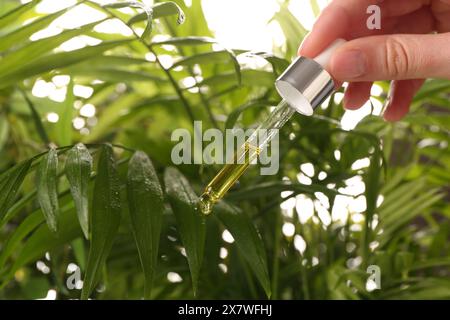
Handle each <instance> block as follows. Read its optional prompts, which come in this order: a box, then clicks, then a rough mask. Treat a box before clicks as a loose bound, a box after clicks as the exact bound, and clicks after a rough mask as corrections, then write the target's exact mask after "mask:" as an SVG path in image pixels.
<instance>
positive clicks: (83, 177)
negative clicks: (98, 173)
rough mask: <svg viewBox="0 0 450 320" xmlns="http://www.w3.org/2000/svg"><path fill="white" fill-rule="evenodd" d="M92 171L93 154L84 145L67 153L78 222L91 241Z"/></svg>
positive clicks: (66, 168) (69, 176)
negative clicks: (90, 195) (90, 203)
mask: <svg viewBox="0 0 450 320" xmlns="http://www.w3.org/2000/svg"><path fill="white" fill-rule="evenodd" d="M91 170H92V157H91V154H90V153H89V150H88V149H87V148H86V147H85V146H84V145H83V144H82V143H78V144H77V145H75V146H74V147H73V148H72V149H70V151H69V152H68V153H67V160H66V167H65V173H66V176H67V179H68V180H69V184H70V191H71V193H72V197H73V201H74V203H75V208H76V209H77V215H78V221H79V222H80V226H81V229H82V230H83V233H84V236H85V238H86V239H89V214H88V212H89V199H88V187H89V178H90V176H91Z"/></svg>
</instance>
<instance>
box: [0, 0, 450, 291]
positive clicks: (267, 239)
mask: <svg viewBox="0 0 450 320" xmlns="http://www.w3.org/2000/svg"><path fill="white" fill-rule="evenodd" d="M39 2H40V1H39V0H34V1H31V2H29V3H27V4H23V5H19V4H18V2H17V1H13V0H9V1H2V4H1V5H0V17H1V18H0V152H1V157H0V168H2V169H1V172H2V173H1V175H0V250H1V251H0V297H1V298H12V299H14V298H24V297H25V298H38V297H44V296H45V294H46V293H47V291H48V290H49V289H55V290H56V291H57V293H58V298H61V299H66V298H78V297H80V296H81V297H83V298H87V297H93V298H98V299H108V298H127V299H139V298H141V297H145V298H154V299H170V298H172V299H176V298H192V297H194V294H195V297H196V298H200V299H202V298H210V299H216V298H234V299H239V298H266V297H271V298H283V299H373V298H386V299H388V298H401V299H414V298H450V290H449V288H450V284H449V281H448V280H447V277H448V272H449V264H450V246H449V244H448V237H449V232H450V227H449V222H448V218H449V217H450V209H449V208H450V207H449V206H448V191H449V190H448V181H449V180H450V175H449V172H450V168H449V166H450V153H449V151H448V143H449V131H448V124H449V113H448V112H449V107H450V102H449V94H450V83H449V82H448V81H443V80H430V81H428V82H427V83H426V85H425V86H424V87H423V89H422V90H421V92H420V93H419V94H418V95H417V96H416V99H415V101H414V105H413V106H412V112H411V114H410V115H409V116H408V117H407V118H406V119H405V120H404V121H402V122H400V123H396V124H389V123H385V122H384V121H383V120H381V119H380V118H378V117H376V116H368V117H366V118H365V119H364V120H363V121H361V122H360V123H359V124H358V126H357V127H356V128H355V129H354V130H353V131H346V130H343V129H342V128H341V127H340V123H339V121H337V120H338V119H340V118H341V117H342V115H343V112H344V111H343V110H342V107H341V106H340V104H339V103H337V102H338V97H339V94H337V95H336V96H335V97H332V98H331V99H330V101H329V104H328V106H327V107H326V108H324V109H323V110H320V112H319V113H318V114H317V115H315V116H313V117H303V116H300V115H295V116H294V117H293V119H292V120H291V121H290V122H289V123H288V124H287V125H286V126H285V128H284V129H283V130H282V131H281V133H280V135H281V138H280V141H281V143H280V149H281V155H282V157H281V160H280V171H279V174H278V175H277V176H259V174H258V171H257V170H256V169H250V170H249V172H248V173H247V174H246V175H245V177H243V179H242V180H241V181H240V185H239V186H238V187H236V188H234V190H233V191H232V192H230V194H229V195H228V196H227V197H226V198H225V202H224V203H221V204H220V206H218V207H217V209H216V211H215V212H214V214H213V216H212V217H209V218H203V217H200V216H199V215H198V212H197V211H196V210H195V206H196V199H197V196H198V195H199V194H200V192H201V191H202V188H203V187H204V185H205V184H206V183H207V182H208V181H209V179H210V178H211V177H212V176H213V174H215V173H216V171H217V169H218V168H217V167H214V168H212V167H211V166H201V165H191V166H180V167H178V168H173V165H172V163H171V161H170V150H171V148H172V146H173V144H174V143H173V142H172V141H171V139H170V135H171V132H172V130H173V129H176V128H180V127H183V128H189V130H192V122H193V121H194V120H197V119H199V120H203V123H204V125H205V126H206V125H207V126H209V127H217V128H220V129H224V128H232V127H234V126H243V127H247V126H250V125H252V124H253V123H255V122H257V121H258V120H260V119H261V118H263V117H264V116H265V115H267V112H268V107H269V106H272V105H274V104H276V103H277V102H278V100H279V97H278V96H277V94H276V92H275V90H274V88H273V82H274V79H275V78H276V76H277V74H279V73H280V72H281V71H282V70H283V69H284V68H285V67H286V65H287V64H288V61H289V59H290V58H291V57H292V56H294V55H295V50H296V45H297V43H298V42H299V41H300V39H301V37H303V36H304V35H305V33H306V31H305V29H304V28H303V27H302V26H301V24H300V23H299V22H298V21H297V20H296V19H295V18H294V16H293V15H292V14H291V13H290V12H289V10H288V9H287V5H285V4H283V5H281V7H280V11H279V12H277V13H275V15H274V18H273V19H274V21H278V22H279V23H280V26H281V28H282V30H283V32H284V33H285V34H286V37H287V39H289V42H288V45H287V46H286V48H275V49H276V50H275V55H274V54H269V53H257V54H253V56H257V57H258V58H259V59H265V60H266V61H267V66H266V67H265V68H261V69H248V68H243V67H242V66H241V64H240V63H239V59H238V55H239V54H246V52H245V51H243V50H239V49H234V48H233V49H232V50H231V49H228V48H219V47H218V44H217V42H216V41H215V40H214V38H213V34H212V33H211V31H210V30H209V29H208V25H207V23H206V20H205V18H204V16H203V12H202V8H201V2H200V0H193V1H192V5H191V6H190V7H186V6H185V5H184V2H183V1H178V0H177V1H174V2H162V3H157V4H155V6H154V7H153V8H146V7H142V5H141V4H140V3H139V2H123V3H120V2H114V3H113V4H112V5H106V6H103V7H102V6H100V5H98V4H96V3H95V2H91V1H78V3H77V5H76V6H79V5H81V4H82V5H85V6H90V7H91V8H92V9H93V10H97V11H98V12H102V13H104V15H105V18H104V19H100V20H99V21H97V22H93V23H91V24H88V25H85V26H81V27H80V28H77V29H71V30H64V31H62V32H61V33H59V34H57V35H54V36H48V37H46V38H43V39H40V40H36V41H30V40H29V37H30V36H31V35H33V34H35V33H36V32H37V31H40V30H43V29H45V28H46V27H48V26H49V25H50V24H51V23H52V21H54V20H55V19H57V18H58V17H60V16H62V15H63V14H64V13H66V12H67V11H69V10H72V9H73V8H67V9H64V10H62V11H60V12H57V13H54V14H50V15H44V16H41V15H39V14H38V13H36V11H35V9H34V8H35V6H36V5H37V4H38V3H39ZM313 2H314V1H313ZM76 6H75V7H76ZM136 6H137V7H138V9H136V10H134V11H133V12H134V13H133V14H129V13H124V12H123V11H121V10H120V9H121V8H122V7H136ZM142 8H143V9H144V10H142ZM237 10H238V8H237ZM185 15H186V17H187V19H186V21H185V22H184V16H185ZM30 18H35V19H34V20H32V22H29V23H27V24H24V22H25V21H27V20H28V19H30ZM110 19H120V20H121V21H123V22H124V23H126V24H127V25H128V26H129V27H130V28H132V30H133V33H132V35H131V36H124V35H122V34H119V33H117V34H107V33H101V32H98V31H96V30H95V26H96V25H98V24H100V23H101V22H103V21H105V20H110ZM183 22H184V24H183V25H182V26H179V27H178V26H177V24H180V23H183ZM155 34H158V37H155ZM80 35H83V36H89V37H91V38H94V39H96V40H97V41H96V42H97V44H95V45H92V46H86V47H83V48H80V49H76V50H73V51H70V52H64V51H60V50H58V48H59V47H60V46H61V44H63V43H65V42H66V41H68V40H70V39H74V38H76V37H78V36H80ZM164 59H166V60H172V62H173V63H172V65H171V66H167V65H166V64H165V62H164ZM62 75H64V76H66V75H67V76H69V77H70V80H69V81H68V83H66V84H64V85H63V87H64V88H66V90H67V94H66V96H65V99H64V101H63V102H60V103H57V102H55V101H53V100H51V99H49V98H38V97H36V96H34V95H33V94H32V88H33V86H34V85H35V84H36V83H37V82H38V81H46V82H48V83H50V82H52V81H54V80H55V76H62ZM99 80H100V81H99ZM79 85H84V86H87V87H89V88H91V89H92V91H93V92H92V95H90V96H88V97H84V98H83V97H80V96H76V95H75V94H74V90H73V88H74V87H75V86H79ZM379 86H381V88H383V90H384V92H383V94H381V95H380V96H374V97H372V99H379V100H381V101H383V100H384V99H385V97H386V92H387V84H385V83H379ZM85 105H93V106H95V108H96V112H97V114H96V117H95V118H94V117H84V118H83V117H81V116H80V115H79V110H78V109H77V108H74V106H75V107H80V106H85ZM49 113H56V114H57V115H58V116H59V121H57V122H56V123H52V122H49V121H46V120H45V118H46V116H47V115H48V114H49ZM74 117H78V119H82V120H80V121H87V120H88V119H87V118H89V119H90V120H91V123H90V124H88V125H87V126H84V127H83V128H82V129H75V128H74V127H73V126H72V120H73V118H74ZM95 122H96V123H95ZM137 150H141V151H137ZM336 151H339V153H338V154H337V153H336ZM336 155H339V156H336ZM150 159H151V160H150ZM360 159H366V160H365V162H366V164H367V163H369V165H368V166H365V167H364V166H363V167H362V168H356V169H355V166H354V164H355V162H356V161H357V160H360ZM305 163H308V164H311V165H312V167H313V168H314V174H313V175H312V176H311V177H310V178H309V179H310V180H311V183H308V184H305V183H300V182H298V175H299V174H302V172H300V170H299V165H300V164H305ZM319 173H321V174H319ZM305 175H306V174H305V173H303V177H304V176H305ZM306 176H307V175H306ZM352 181H353V182H356V183H357V184H359V186H361V185H364V189H362V190H357V191H356V192H354V190H353V193H352V192H351V190H350V188H349V187H348V184H350V183H351V182H352ZM361 181H362V182H361ZM281 193H283V196H284V197H281ZM349 193H350V194H349ZM343 197H344V198H343ZM295 198H297V200H298V206H299V212H300V213H301V212H302V211H303V210H306V207H307V206H310V205H311V204H312V203H313V202H312V201H314V205H315V207H314V209H313V217H311V218H309V219H306V218H305V220H303V219H304V216H303V215H302V214H298V215H297V214H294V212H293V209H292V206H291V207H288V206H287V203H288V202H289V201H291V202H292V201H293V199H295ZM289 199H291V200H289ZM305 199H306V200H305ZM342 199H359V200H360V203H361V202H362V203H363V204H364V207H365V208H363V209H360V208H359V209H354V208H349V210H347V209H346V208H340V209H339V208H337V207H336V206H335V205H336V203H337V202H339V201H341V202H342ZM288 200H289V201H288ZM381 200H383V201H382V202H381ZM286 201H287V202H286ZM380 202H381V203H380ZM281 203H284V205H283V206H282V208H280V204H281ZM333 207H335V208H337V209H336V210H337V211H339V212H338V213H341V214H340V217H338V218H340V219H338V218H336V217H332V215H333ZM360 212H362V213H364V215H363V216H361V214H360ZM342 213H344V217H342ZM345 215H348V219H345ZM285 224H289V226H292V225H293V226H294V228H295V236H293V235H289V234H288V235H287V236H286V235H285V234H283V232H282V227H283V225H285ZM225 230H228V232H229V233H231V235H232V236H233V238H234V243H230V242H231V240H230V239H229V237H228V238H226V237H225V239H226V240H227V241H228V242H226V241H224V239H223V238H222V234H223V233H224V231H225ZM302 241H304V243H303V242H302ZM302 243H303V245H302ZM185 256H186V257H185ZM186 258H187V259H186ZM39 262H40V263H39ZM36 263H38V268H39V269H40V270H37V269H36ZM70 263H75V264H76V265H77V266H79V267H80V268H81V271H82V274H83V279H84V287H83V292H82V293H81V292H80V291H78V290H69V289H68V288H67V287H66V283H65V281H66V278H67V276H68V274H66V269H67V267H68V265H69V264H70ZM371 264H376V265H378V266H380V268H381V270H382V290H375V291H372V292H370V291H367V290H366V280H367V278H368V274H367V273H366V267H367V266H368V265H371ZM42 265H44V266H45V267H46V268H47V269H45V268H43V267H42ZM175 273H176V274H175ZM168 274H169V275H172V276H169V277H168ZM174 275H177V276H174ZM168 278H169V279H168ZM180 278H181V279H182V281H181V282H178V281H179V280H180ZM98 284H101V285H98ZM144 284H145V285H144ZM96 287H97V289H98V290H97V291H96V290H94V289H95V288H96ZM144 287H145V288H144Z"/></svg>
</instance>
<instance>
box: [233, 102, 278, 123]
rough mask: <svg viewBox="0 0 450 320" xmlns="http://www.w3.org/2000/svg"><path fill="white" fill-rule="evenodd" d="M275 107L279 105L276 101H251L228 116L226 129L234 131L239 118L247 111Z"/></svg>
mask: <svg viewBox="0 0 450 320" xmlns="http://www.w3.org/2000/svg"><path fill="white" fill-rule="evenodd" d="M274 105H277V103H276V102H275V101H267V100H257V101H250V102H248V103H246V104H243V105H242V106H240V107H238V108H236V109H234V110H233V111H232V112H231V113H230V114H229V115H228V118H227V121H226V122H225V128H226V129H232V128H233V127H234V125H235V124H236V121H237V120H238V118H239V116H240V115H241V114H242V113H243V112H244V111H246V110H247V109H251V108H261V107H267V106H274Z"/></svg>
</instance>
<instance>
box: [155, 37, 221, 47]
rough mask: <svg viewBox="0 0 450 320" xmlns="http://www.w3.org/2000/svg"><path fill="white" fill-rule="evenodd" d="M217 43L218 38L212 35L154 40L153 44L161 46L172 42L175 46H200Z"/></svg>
mask: <svg viewBox="0 0 450 320" xmlns="http://www.w3.org/2000/svg"><path fill="white" fill-rule="evenodd" d="M213 43H217V41H216V39H214V38H210V37H194V36H191V37H175V38H170V39H167V40H161V41H154V42H152V43H151V44H152V46H160V45H165V44H171V45H174V46H196V45H197V46H198V45H205V44H213Z"/></svg>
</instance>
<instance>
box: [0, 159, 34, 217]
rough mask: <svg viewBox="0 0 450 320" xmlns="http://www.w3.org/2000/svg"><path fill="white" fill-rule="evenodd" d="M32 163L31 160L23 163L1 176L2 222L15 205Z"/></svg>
mask: <svg viewBox="0 0 450 320" xmlns="http://www.w3.org/2000/svg"><path fill="white" fill-rule="evenodd" d="M32 162H33V161H32V160H31V159H29V160H26V161H23V162H21V163H19V164H17V165H16V166H14V167H12V168H11V169H9V170H7V171H6V172H4V173H2V174H1V175H0V220H2V219H3V217H4V215H5V214H6V212H7V211H8V209H9V208H10V207H11V206H12V205H13V204H14V201H15V198H16V195H17V192H18V191H19V188H20V186H21V185H22V182H23V180H24V179H25V176H26V175H27V173H28V170H29V169H30V166H31V163H32Z"/></svg>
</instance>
